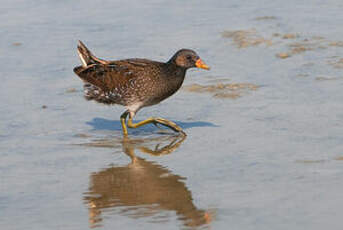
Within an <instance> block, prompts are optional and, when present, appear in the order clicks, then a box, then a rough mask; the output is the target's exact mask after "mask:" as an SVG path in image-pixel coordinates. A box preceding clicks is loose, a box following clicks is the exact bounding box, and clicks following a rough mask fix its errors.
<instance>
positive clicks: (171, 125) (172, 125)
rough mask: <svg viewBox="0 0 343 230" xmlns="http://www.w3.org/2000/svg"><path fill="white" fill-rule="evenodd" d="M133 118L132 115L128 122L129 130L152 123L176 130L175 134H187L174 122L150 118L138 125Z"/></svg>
mask: <svg viewBox="0 0 343 230" xmlns="http://www.w3.org/2000/svg"><path fill="white" fill-rule="evenodd" d="M132 118H133V117H132V116H131V115H130V117H129V120H128V121H127V126H128V127H129V128H133V129H135V128H138V127H140V126H143V125H146V124H150V123H152V124H154V125H156V124H161V125H164V126H166V127H168V128H170V129H172V130H174V131H175V132H178V133H181V134H183V135H185V136H186V133H185V132H183V130H182V129H181V128H180V127H179V126H178V125H176V124H175V123H174V122H172V121H169V120H167V119H163V118H154V117H150V118H148V119H146V120H144V121H140V122H138V123H133V122H132Z"/></svg>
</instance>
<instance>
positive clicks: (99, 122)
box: [86, 117, 218, 131]
mask: <svg viewBox="0 0 343 230" xmlns="http://www.w3.org/2000/svg"><path fill="white" fill-rule="evenodd" d="M139 121H140V120H137V121H135V122H139ZM175 123H176V124H177V125H179V126H180V127H181V128H183V129H189V128H193V127H218V125H216V124H213V123H211V122H206V121H187V122H184V121H176V122H175ZM86 124H87V125H90V126H92V127H93V129H94V130H112V131H119V130H121V129H122V128H121V123H120V121H119V120H108V119H105V118H100V117H95V118H93V120H91V121H87V122H86ZM139 129H141V130H144V131H151V130H155V129H156V127H155V126H154V125H152V124H148V125H145V126H143V127H140V128H139Z"/></svg>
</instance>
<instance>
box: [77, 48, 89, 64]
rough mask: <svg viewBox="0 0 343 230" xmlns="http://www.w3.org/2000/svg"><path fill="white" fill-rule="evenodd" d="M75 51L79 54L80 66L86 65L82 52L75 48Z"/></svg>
mask: <svg viewBox="0 0 343 230" xmlns="http://www.w3.org/2000/svg"><path fill="white" fill-rule="evenodd" d="M77 53H78V54H79V57H80V60H81V62H82V66H83V67H87V63H86V61H85V59H84V58H83V56H82V54H81V53H80V51H79V50H77Z"/></svg>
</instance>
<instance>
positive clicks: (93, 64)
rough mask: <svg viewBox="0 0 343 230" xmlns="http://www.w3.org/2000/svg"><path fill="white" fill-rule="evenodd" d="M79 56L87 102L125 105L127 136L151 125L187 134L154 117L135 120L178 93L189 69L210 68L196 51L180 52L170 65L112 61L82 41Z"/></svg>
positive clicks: (137, 60)
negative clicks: (138, 114)
mask: <svg viewBox="0 0 343 230" xmlns="http://www.w3.org/2000/svg"><path fill="white" fill-rule="evenodd" d="M77 53H78V56H79V58H80V60H81V63H82V65H80V66H76V67H75V68H74V73H75V74H76V75H77V76H79V77H80V78H81V79H82V80H83V82H84V85H83V88H84V97H85V99H86V100H94V101H96V102H99V103H102V104H108V105H112V104H118V105H122V106H125V108H126V110H125V112H124V113H122V114H121V116H120V122H121V125H122V131H123V135H124V136H127V135H128V130H127V127H129V128H138V127H141V126H143V125H146V124H149V123H151V124H154V125H155V126H157V127H158V125H162V126H166V127H168V128H170V129H172V130H173V131H175V132H177V133H181V134H183V135H186V133H185V132H184V131H183V130H182V128H181V127H179V126H178V125H176V124H175V123H174V122H172V121H169V120H167V119H164V118H155V117H150V118H148V119H146V120H143V121H140V122H138V123H134V122H133V118H134V116H135V115H136V114H137V112H138V111H139V110H140V109H142V108H143V107H147V106H152V105H156V104H158V103H160V102H161V101H163V100H165V99H166V98H168V97H170V96H171V95H173V94H174V93H176V92H177V91H178V90H179V89H180V87H181V85H182V83H183V81H184V79H185V75H186V71H187V69H189V68H193V67H197V68H201V69H205V70H209V69H210V67H209V66H208V65H206V64H205V63H204V62H203V61H202V59H201V58H200V57H199V55H198V54H197V53H196V52H195V51H193V50H191V49H180V50H178V51H177V52H176V53H175V54H174V55H173V56H172V57H171V58H170V59H169V60H168V61H167V62H159V61H152V60H149V59H142V58H130V59H122V60H115V61H108V60H103V59H100V58H97V57H96V56H95V55H93V54H92V53H91V52H90V50H89V49H88V48H87V47H86V46H85V44H83V42H81V41H79V42H78V45H77ZM128 116H129V118H128V120H127V125H126V119H127V117H128Z"/></svg>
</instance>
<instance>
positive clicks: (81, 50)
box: [77, 41, 107, 67]
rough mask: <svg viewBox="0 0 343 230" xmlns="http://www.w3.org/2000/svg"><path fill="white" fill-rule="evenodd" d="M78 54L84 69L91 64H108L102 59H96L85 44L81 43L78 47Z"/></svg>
mask: <svg viewBox="0 0 343 230" xmlns="http://www.w3.org/2000/svg"><path fill="white" fill-rule="evenodd" d="M77 53H78V54H79V57H80V60H81V62H82V66H83V67H87V66H89V65H91V64H99V63H101V64H106V63H107V61H105V60H101V59H100V58H97V57H95V56H94V55H93V54H92V53H91V51H89V49H88V48H87V47H86V46H85V44H83V43H82V42H81V41H79V43H78V45H77Z"/></svg>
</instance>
